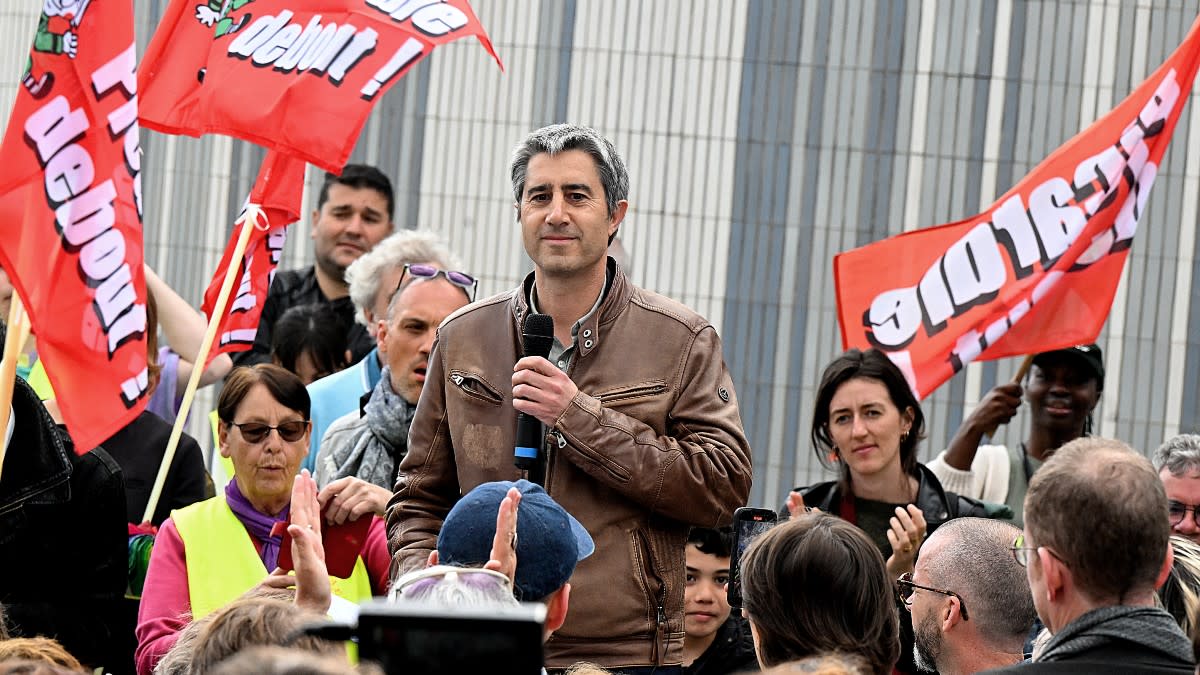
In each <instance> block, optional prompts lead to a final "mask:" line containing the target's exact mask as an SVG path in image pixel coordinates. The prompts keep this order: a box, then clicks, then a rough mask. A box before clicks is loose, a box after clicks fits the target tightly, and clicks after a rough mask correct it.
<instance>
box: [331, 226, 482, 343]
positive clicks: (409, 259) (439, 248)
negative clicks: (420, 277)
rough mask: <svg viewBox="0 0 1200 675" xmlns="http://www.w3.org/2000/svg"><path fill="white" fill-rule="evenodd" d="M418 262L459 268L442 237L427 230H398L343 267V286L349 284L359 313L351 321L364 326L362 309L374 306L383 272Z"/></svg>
mask: <svg viewBox="0 0 1200 675" xmlns="http://www.w3.org/2000/svg"><path fill="white" fill-rule="evenodd" d="M419 262H428V263H433V264H435V265H437V266H438V267H441V268H442V269H456V268H458V267H461V263H460V262H459V260H458V258H456V257H455V256H454V254H453V253H451V252H450V249H449V248H448V247H447V246H446V244H445V243H444V242H442V240H441V238H440V237H438V235H437V234H435V233H433V232H431V231H429V230H400V231H399V232H396V233H395V234H392V235H389V236H388V237H387V238H386V239H384V240H383V241H381V242H379V243H378V244H376V245H375V247H374V248H372V249H371V250H370V251H368V252H367V253H364V254H363V255H361V256H359V258H358V260H355V261H354V262H352V263H350V266H349V267H347V268H346V283H348V284H349V285H350V299H351V300H352V301H353V302H354V307H355V308H356V309H358V310H359V311H357V312H355V313H354V320H355V321H357V322H359V323H361V324H364V325H365V324H366V322H367V321H366V318H365V317H364V316H363V315H362V310H364V309H368V308H370V307H371V305H372V304H374V302H375V296H376V295H377V294H378V293H379V280H380V278H381V277H382V276H383V273H384V271H386V270H389V269H392V268H396V267H403V266H404V265H406V264H409V263H419Z"/></svg>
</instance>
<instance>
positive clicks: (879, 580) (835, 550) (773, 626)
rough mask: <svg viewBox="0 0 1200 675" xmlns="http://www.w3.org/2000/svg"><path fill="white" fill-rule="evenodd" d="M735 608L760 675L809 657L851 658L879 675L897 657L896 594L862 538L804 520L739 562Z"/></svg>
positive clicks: (823, 521)
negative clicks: (738, 605)
mask: <svg viewBox="0 0 1200 675" xmlns="http://www.w3.org/2000/svg"><path fill="white" fill-rule="evenodd" d="M741 578H742V607H743V608H744V609H745V612H746V616H747V617H748V618H749V620H750V631H751V634H752V635H753V636H754V648H755V651H756V652H757V653H758V662H759V665H761V666H762V667H763V668H764V669H765V668H770V667H771V666H775V665H778V664H781V663H785V662H788V661H794V660H797V659H802V658H805V657H809V656H814V655H819V654H830V653H844V654H853V655H857V656H860V657H862V658H863V659H865V660H866V661H867V663H868V664H869V665H870V671H869V672H872V673H877V674H878V675H887V674H888V673H891V672H892V668H893V667H894V666H895V664H896V660H897V659H898V658H899V657H900V638H899V635H898V633H897V622H898V619H897V610H896V601H895V592H894V591H893V590H892V582H891V579H889V578H888V573H887V571H886V570H885V568H884V564H883V556H882V555H880V553H879V550H878V548H877V547H876V546H875V545H874V544H872V543H871V540H870V539H868V538H867V537H866V536H865V535H864V534H863V532H862V530H860V529H858V528H856V527H853V526H852V525H850V524H848V523H846V522H845V521H843V520H841V519H839V518H835V517H833V516H831V515H828V514H825V513H808V514H803V515H801V516H799V517H798V518H795V519H793V520H790V521H788V522H786V523H783V524H781V525H779V526H777V527H775V528H773V529H771V530H770V531H769V532H767V533H766V534H764V535H762V536H761V537H759V538H758V539H756V540H755V541H754V543H752V544H751V545H750V547H749V548H748V549H746V552H745V553H744V554H743V555H742V564H741Z"/></svg>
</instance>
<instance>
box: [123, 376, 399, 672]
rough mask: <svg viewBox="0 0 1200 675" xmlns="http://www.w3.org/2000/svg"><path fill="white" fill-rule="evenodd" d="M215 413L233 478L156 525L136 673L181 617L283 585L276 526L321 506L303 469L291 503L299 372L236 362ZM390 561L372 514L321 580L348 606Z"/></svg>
mask: <svg viewBox="0 0 1200 675" xmlns="http://www.w3.org/2000/svg"><path fill="white" fill-rule="evenodd" d="M217 414H218V417H219V419H220V423H219V430H218V434H219V439H220V450H221V455H223V456H225V457H228V458H230V459H231V460H232V461H233V466H234V469H235V474H234V478H233V480H232V481H230V482H229V484H228V485H227V486H226V487H225V491H224V494H221V495H218V496H216V497H213V498H212V499H208V500H205V501H202V502H199V503H196V504H193V505H191V506H188V507H186V508H183V509H179V510H176V511H174V512H172V514H171V517H170V518H168V519H167V520H166V521H165V522H164V523H163V526H162V529H160V530H159V533H158V537H157V538H156V540H155V545H154V553H153V554H152V555H151V558H150V568H149V570H148V571H147V573H146V582H145V586H144V587H143V591H142V605H141V610H140V612H139V614H138V626H137V637H138V648H137V653H136V660H137V670H138V672H139V673H142V674H143V675H144V674H146V673H149V672H150V671H151V670H153V668H154V664H155V663H156V662H157V661H158V660H159V659H160V658H161V657H162V656H163V655H164V654H165V653H166V652H167V651H168V650H169V649H170V648H171V646H172V645H173V644H174V643H175V640H176V639H177V637H178V635H179V631H180V630H181V629H182V628H183V627H184V626H185V625H187V623H188V621H190V620H192V619H198V618H201V617H203V616H205V615H207V614H208V613H210V612H212V611H214V610H216V609H218V608H220V607H222V606H223V605H225V604H227V603H229V602H230V601H232V600H234V599H236V598H237V597H238V596H240V595H242V594H243V593H245V592H246V591H248V590H250V589H252V588H255V587H256V586H267V587H272V588H282V587H287V586H289V585H293V583H294V580H293V578H292V577H290V576H289V575H288V574H287V573H285V572H284V571H283V570H281V569H280V568H279V567H278V559H279V553H280V546H281V544H282V541H283V539H282V531H283V530H284V529H286V527H287V523H288V522H289V516H291V515H293V514H292V511H303V512H305V520H306V521H310V520H318V518H319V516H314V517H309V515H308V514H307V512H308V511H310V510H311V511H312V512H314V513H319V510H320V507H321V506H328V504H324V505H320V506H316V505H315V502H316V483H315V482H313V481H312V479H311V478H308V477H307V475H305V476H304V477H303V478H302V479H301V482H304V481H307V483H310V484H311V489H312V501H313V502H314V505H313V506H311V507H310V506H309V505H308V504H307V501H302V502H301V503H300V504H299V505H296V504H293V503H292V500H293V489H294V487H295V484H296V481H297V479H296V474H297V472H298V471H299V469H300V461H301V460H302V459H303V458H304V456H305V455H306V454H307V453H308V436H309V432H310V429H311V426H310V422H309V398H308V391H307V390H306V389H305V387H304V384H303V383H302V382H301V381H300V379H299V378H297V377H296V376H295V375H293V374H291V373H289V372H288V371H286V370H284V369H283V368H280V367H279V366H276V365H272V364H265V363H264V364H259V365H256V366H254V367H251V368H237V369H235V370H234V371H233V373H232V374H230V376H229V378H228V380H226V382H225V388H224V389H223V390H222V391H221V396H220V398H219V399H218V401H217ZM293 507H295V508H294V509H293ZM293 520H294V519H293ZM390 563H391V558H390V556H389V555H388V552H387V541H386V535H385V533H384V527H383V521H382V520H381V519H379V518H375V519H374V520H373V521H372V522H371V525H370V529H369V530H368V533H367V536H366V541H365V542H364V543H363V546H362V548H361V549H360V550H359V556H358V560H357V561H356V562H355V565H354V569H353V572H352V573H351V574H350V576H349V578H348V579H339V578H336V577H328V578H329V581H330V584H331V586H332V593H333V595H334V596H337V597H340V598H342V599H344V600H348V601H350V602H352V603H356V604H357V603H358V602H359V601H361V600H365V599H368V598H370V597H371V596H372V595H382V594H383V592H384V590H385V589H386V587H387V581H388V573H389V568H390ZM297 564H299V563H297ZM333 602H334V604H335V607H334V609H335V610H336V605H337V602H338V601H337V599H336V598H335V599H334V600H333Z"/></svg>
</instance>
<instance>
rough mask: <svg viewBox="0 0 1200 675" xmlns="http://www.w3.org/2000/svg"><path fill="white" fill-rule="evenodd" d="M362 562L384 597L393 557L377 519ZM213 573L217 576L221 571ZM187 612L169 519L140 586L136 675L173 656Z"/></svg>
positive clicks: (177, 543) (182, 564)
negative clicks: (171, 654)
mask: <svg viewBox="0 0 1200 675" xmlns="http://www.w3.org/2000/svg"><path fill="white" fill-rule="evenodd" d="M251 541H254V540H253V539H251ZM255 544H256V545H257V542H255ZM362 559H363V564H364V565H365V566H366V568H367V573H368V574H369V575H370V577H371V591H372V592H373V593H374V594H375V595H384V594H386V593H387V587H388V574H389V573H390V572H391V564H392V558H391V556H390V555H389V554H388V549H387V527H386V526H385V525H384V522H383V519H382V518H379V517H377V516H376V517H373V518H372V520H371V529H370V530H369V531H368V532H367V542H366V544H364V545H363V550H362ZM214 572H215V573H219V572H220V570H214ZM191 609H192V604H191V600H190V597H189V595H188V577H187V557H186V554H185V551H184V548H183V539H182V538H180V536H179V530H177V529H175V521H174V520H172V519H170V518H168V519H167V520H166V521H164V522H163V524H162V527H161V528H159V530H158V536H157V537H155V539H154V553H153V555H151V557H150V569H149V570H147V572H146V583H145V585H143V586H142V602H141V606H140V607H139V608H138V620H137V628H136V630H135V632H136V634H137V641H138V646H137V651H136V652H135V653H134V660H135V661H136V665H137V672H138V675H150V673H152V672H153V671H154V666H155V665H156V664H157V663H158V662H159V661H160V660H162V657H163V656H164V655H166V653H167V652H169V651H171V647H174V646H175V641H176V640H177V639H178V638H179V631H181V630H183V629H184V628H185V627H186V626H187V625H188V623H189V622H190V618H189V617H190V613H191Z"/></svg>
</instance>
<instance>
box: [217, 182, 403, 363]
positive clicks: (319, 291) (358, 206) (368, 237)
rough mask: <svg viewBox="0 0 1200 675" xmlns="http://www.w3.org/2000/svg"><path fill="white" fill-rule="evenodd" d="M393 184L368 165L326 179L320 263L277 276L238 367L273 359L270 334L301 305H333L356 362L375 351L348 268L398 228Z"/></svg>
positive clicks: (316, 243) (318, 235) (316, 251)
mask: <svg viewBox="0 0 1200 675" xmlns="http://www.w3.org/2000/svg"><path fill="white" fill-rule="evenodd" d="M394 210H395V197H394V195H393V192H392V182H391V181H390V180H388V177H387V176H385V175H384V174H383V172H382V171H380V170H379V169H376V168H375V167H373V166H366V165H363V164H347V165H346V167H345V168H344V169H342V174H341V175H340V176H335V175H334V174H331V173H327V174H325V183H324V185H322V186H321V192H320V195H319V196H318V198H317V209H316V210H315V211H313V213H312V234H311V236H312V240H313V255H314V257H315V259H316V260H315V263H314V264H313V266H312V267H311V268H310V269H307V270H287V271H285V272H279V273H277V274H276V275H275V280H274V281H273V282H272V283H271V290H270V292H269V293H268V294H267V300H266V303H265V304H264V305H263V311H262V317H261V318H260V319H259V322H258V333H257V334H256V335H255V336H254V347H253V348H251V349H250V350H249V351H244V352H241V353H239V354H237V355H235V356H234V363H236V364H237V365H239V366H251V365H254V364H256V363H268V362H270V360H271V333H272V330H273V329H274V327H275V322H276V321H277V320H278V319H279V317H281V316H283V313H284V312H286V311H287V310H288V309H290V308H292V307H296V306H298V305H309V304H313V303H328V304H329V306H330V307H331V308H332V309H333V310H334V311H335V312H336V313H337V314H338V317H339V318H340V319H341V321H342V323H343V324H344V325H345V326H346V329H347V333H346V344H347V345H348V346H349V349H350V355H351V363H356V362H357V361H358V360H359V359H361V358H362V357H364V356H366V354H367V353H368V352H370V351H371V349H372V348H373V347H374V343H373V342H372V341H371V338H370V336H369V335H367V331H366V329H365V328H364V327H363V325H361V324H359V323H356V322H355V321H354V304H353V303H352V302H351V301H350V287H349V286H348V285H347V283H346V276H345V275H346V267H348V266H349V265H350V263H352V262H354V261H355V260H357V259H358V258H359V256H361V255H363V254H364V253H366V252H367V251H370V250H371V249H372V248H373V247H374V246H375V244H378V243H379V242H380V241H381V240H382V239H383V238H384V237H386V236H388V235H389V234H391V233H392V229H393V228H394V227H395V226H394V224H393V222H392V213H393V211H394Z"/></svg>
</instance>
